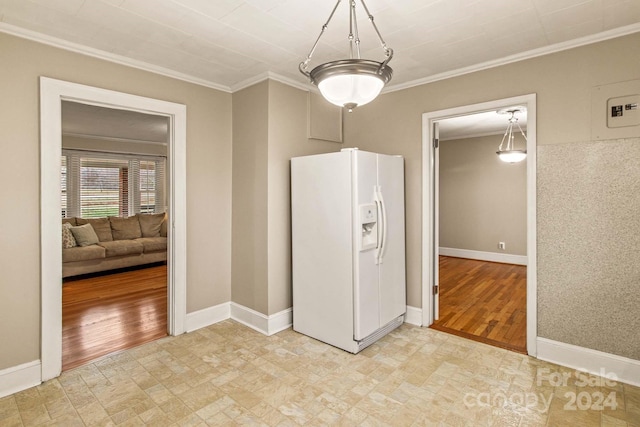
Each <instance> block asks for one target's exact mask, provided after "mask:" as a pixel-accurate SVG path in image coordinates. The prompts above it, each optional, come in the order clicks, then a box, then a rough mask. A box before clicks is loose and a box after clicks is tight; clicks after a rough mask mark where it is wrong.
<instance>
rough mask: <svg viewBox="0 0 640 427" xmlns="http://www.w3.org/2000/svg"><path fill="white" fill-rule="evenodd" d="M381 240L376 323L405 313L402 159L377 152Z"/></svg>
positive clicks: (381, 324) (384, 322)
mask: <svg viewBox="0 0 640 427" xmlns="http://www.w3.org/2000/svg"><path fill="white" fill-rule="evenodd" d="M377 164H378V186H379V191H380V194H381V196H382V197H381V200H382V201H383V202H382V206H383V215H384V216H385V217H384V219H383V223H384V225H385V227H386V229H385V230H384V232H383V234H384V241H383V244H382V248H381V255H380V258H379V265H378V266H379V274H380V279H379V282H380V285H379V293H380V297H379V298H380V326H384V325H386V324H387V323H389V322H390V321H392V320H393V319H395V318H397V317H398V316H400V315H402V314H404V313H405V312H406V307H407V302H406V299H407V297H406V277H405V226H404V159H403V158H402V157H399V156H387V155H383V154H378V162H377Z"/></svg>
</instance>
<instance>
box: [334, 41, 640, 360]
mask: <svg viewBox="0 0 640 427" xmlns="http://www.w3.org/2000/svg"><path fill="white" fill-rule="evenodd" d="M639 58H640V34H634V35H630V36H626V37H621V38H617V39H612V40H609V41H605V42H602V43H597V44H593V45H589V46H584V47H580V48H576V49H571V50H567V51H564V52H559V53H556V54H553V55H547V56H542V57H538V58H534V59H530V60H526V61H521V62H518V63H514V64H510V65H505V66H501V67H497V68H492V69H488V70H484V71H479V72H476V73H472V74H467V75H464V76H460V77H456V78H451V79H447V80H443V81H439V82H434V83H431V84H426V85H422V86H419V87H415V88H411V89H407V90H402V91H397V92H392V93H389V94H385V95H382V96H381V97H380V98H379V99H378V100H376V101H375V102H372V103H371V104H368V105H366V106H364V107H362V108H358V109H356V110H355V111H354V112H353V113H352V114H349V115H347V116H346V117H347V118H346V120H345V139H346V144H347V145H355V146H359V147H360V148H362V149H367V150H372V151H382V152H394V153H398V154H402V155H404V156H405V157H406V165H405V166H406V199H407V213H406V219H407V230H410V232H408V233H407V302H408V304H409V305H411V306H415V307H420V306H421V256H422V255H421V247H420V244H421V232H420V230H421V224H422V212H421V197H422V189H421V174H422V172H421V160H420V159H421V155H422V151H421V136H422V124H421V116H422V113H424V112H430V111H437V110H441V109H446V108H452V107H457V106H463V105H468V104H475V103H479V102H485V101H489V100H495V99H501V98H507V97H511V96H517V95H523V94H528V93H536V94H537V134H538V140H537V142H538V153H539V154H540V158H539V159H538V172H537V173H538V176H539V178H540V179H541V180H542V178H544V179H546V180H549V182H564V181H563V179H562V176H563V174H566V173H567V171H566V168H568V167H570V165H571V164H572V163H571V156H573V155H574V153H579V154H580V158H582V159H588V162H587V163H585V165H588V164H589V162H591V167H593V168H596V169H597V168H600V167H602V165H603V163H604V162H606V161H608V160H607V158H606V157H604V158H602V157H598V156H599V155H605V154H603V153H601V154H597V155H596V154H592V155H591V154H590V153H591V151H589V150H588V148H589V147H590V140H591V88H592V87H594V86H599V85H603V84H607V83H613V82H620V81H626V80H632V79H637V78H638V77H639V76H640V60H639ZM551 144H567V150H565V151H561V152H559V153H558V154H559V155H560V156H566V157H558V158H554V159H553V161H551V159H550V157H549V156H548V155H546V153H547V152H548V151H549V152H550V151H553V150H552V149H553V147H549V146H550V145H551ZM619 144H620V142H617V141H611V142H610V143H609V144H608V146H610V147H612V148H614V147H616V148H619V147H620V145H619ZM554 153H555V151H554ZM624 157H625V162H631V163H629V164H631V165H632V166H631V167H628V168H626V169H625V172H626V174H627V175H626V176H627V179H629V180H633V182H636V183H637V182H638V181H639V180H640V165H637V159H638V157H635V158H634V157H633V156H631V158H630V157H629V156H626V155H625V156H624ZM565 160H566V161H565ZM634 162H636V163H634ZM587 170H588V169H587ZM587 170H585V173H586V171H587ZM543 171H544V174H548V175H550V176H547V177H543V176H542V173H543ZM598 176H601V178H602V180H601V181H591V180H584V181H583V180H580V179H575V180H571V181H569V182H565V183H564V186H563V187H562V188H556V187H554V186H545V187H539V188H538V192H539V196H538V197H539V198H540V201H539V202H538V206H537V207H536V209H537V215H538V234H539V238H538V242H537V246H538V259H539V263H538V331H539V336H542V337H545V338H550V339H556V340H561V341H564V342H567V343H569V344H574V345H579V346H585V347H589V348H594V349H596V350H601V351H605V352H609V353H613V354H618V355H621V356H626V357H631V358H634V359H640V353H639V352H640V334H638V333H637V331H638V316H637V310H625V308H626V307H629V304H630V303H633V304H634V306H635V307H639V306H640V292H638V280H639V278H638V275H637V274H636V275H635V276H633V277H628V278H627V280H625V281H624V282H622V283H619V282H616V279H617V276H614V275H610V274H605V275H603V274H602V270H601V269H600V267H601V266H603V265H605V266H607V268H606V270H605V271H606V272H610V271H612V270H621V271H627V272H634V271H635V270H634V268H635V267H634V266H636V265H637V264H638V257H637V254H636V255H635V256H634V255H633V254H631V253H630V251H629V250H628V249H625V250H620V251H617V250H611V251H599V252H598V253H599V254H600V255H601V258H600V259H599V262H598V263H596V264H593V263H591V264H589V263H585V262H583V261H582V260H580V259H577V258H576V257H575V256H572V255H571V254H565V253H564V252H563V251H561V250H558V249H556V248H557V247H558V246H559V245H564V242H571V244H572V245H575V246H574V247H571V250H572V251H573V254H584V253H586V252H587V251H588V250H589V248H590V245H592V244H593V240H592V237H591V234H592V229H593V227H594V226H596V225H597V227H598V229H599V230H602V234H603V235H604V230H606V229H609V230H610V231H611V234H610V235H609V237H610V239H609V240H613V243H611V242H610V243H608V244H607V245H606V247H608V248H613V249H621V248H620V246H619V244H620V243H622V242H623V241H625V242H626V240H615V236H616V234H615V233H620V232H623V230H634V229H635V228H634V227H637V219H636V216H632V215H628V213H627V211H626V210H623V211H620V210H615V209H611V210H607V216H606V218H605V219H604V220H603V219H598V218H596V212H598V209H601V207H600V206H598V200H597V199H593V198H591V199H586V203H585V204H582V203H579V202H577V201H576V200H575V199H574V198H572V197H561V196H562V195H563V194H569V195H571V194H572V191H573V189H572V188H570V187H569V188H567V185H572V186H575V187H576V188H575V191H576V192H578V193H580V194H585V193H588V192H589V188H590V186H592V185H596V186H597V187H598V189H603V190H604V189H606V190H607V191H608V192H613V194H614V195H615V198H616V200H617V203H622V200H623V199H624V197H625V195H626V194H627V193H626V192H625V190H624V188H623V187H622V186H620V185H618V184H617V182H616V176H615V175H614V176H612V175H607V174H598ZM543 191H544V192H549V193H553V195H549V197H550V198H551V200H553V201H556V202H557V203H559V204H562V209H561V210H559V209H557V207H554V205H553V204H549V205H545V204H543V203H544V200H545V198H544V194H542V192H543ZM563 192H564V193H563ZM596 208H598V209H596ZM567 212H568V213H570V215H572V216H576V215H574V214H580V216H579V218H580V222H579V224H580V227H571V228H570V229H564V228H563V227H562V226H560V225H562V224H565V223H566V221H567ZM551 230H553V231H554V233H550V231H551ZM570 233H571V234H570ZM576 233H577V234H576ZM638 234H639V233H636V236H637V235H638ZM635 239H636V240H633V242H634V243H635V245H636V246H635V248H637V247H640V246H639V245H638V243H639V242H638V241H637V237H636V238H635ZM611 245H612V246H611ZM550 254H554V255H557V256H550ZM578 267H580V270H581V275H580V276H579V278H577V277H571V276H570V275H561V276H556V275H554V274H553V273H554V272H556V271H558V270H563V269H567V270H566V271H575V270H578V269H579V268H578ZM603 287H605V288H609V289H610V290H611V294H610V296H609V298H608V299H607V300H606V304H602V301H601V300H600V299H599V296H600V295H601V293H602V288H603ZM578 294H582V295H586V296H585V297H583V299H582V301H584V302H585V304H576V303H575V301H577V299H576V298H577V297H576V295H578ZM567 301H571V302H572V303H571V304H567ZM568 307H571V309H572V310H573V311H572V312H571V313H570V314H569V313H567V312H566V310H567V308H568ZM596 319H597V322H596V321H595V320H596ZM585 325H597V326H595V327H593V328H590V329H589V330H588V331H587V330H585V329H586V328H585ZM587 334H590V337H589V338H588V339H587V338H586V336H585V335H587Z"/></svg>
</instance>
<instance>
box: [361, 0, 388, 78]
mask: <svg viewBox="0 0 640 427" xmlns="http://www.w3.org/2000/svg"><path fill="white" fill-rule="evenodd" d="M361 1H362V6H363V7H364V10H365V12H367V17H368V18H369V22H371V26H372V27H373V29H374V30H375V32H376V34H377V35H378V40H379V41H380V45H381V46H382V49H383V50H384V54H385V56H386V57H387V59H386V60H385V61H384V62H383V63H382V66H383V67H385V66H386V65H387V64H388V63H389V61H391V58H393V49H391V48H390V47H389V46H387V43H386V42H385V41H384V39H383V38H382V34H380V30H378V26H377V25H376V23H375V21H374V18H373V15H372V14H371V12H369V8H368V7H367V5H366V4H365V2H364V0H361Z"/></svg>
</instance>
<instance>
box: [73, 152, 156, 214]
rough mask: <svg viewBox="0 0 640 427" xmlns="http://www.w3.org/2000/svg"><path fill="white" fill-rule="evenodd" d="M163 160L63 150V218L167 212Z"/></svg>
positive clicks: (149, 157) (140, 156) (152, 157)
mask: <svg viewBox="0 0 640 427" xmlns="http://www.w3.org/2000/svg"><path fill="white" fill-rule="evenodd" d="M165 163H166V159H165V158H164V157H155V156H143V155H128V154H115V153H99V152H89V151H77V150H62V168H61V170H62V174H61V180H62V195H61V197H62V198H61V202H62V217H63V218H64V217H74V216H76V217H82V218H99V217H106V216H120V217H128V216H132V215H135V214H137V213H160V212H164V211H165V193H166V191H165V185H166V184H165V176H164V169H165Z"/></svg>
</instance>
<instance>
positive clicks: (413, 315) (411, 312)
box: [404, 305, 422, 326]
mask: <svg viewBox="0 0 640 427" xmlns="http://www.w3.org/2000/svg"><path fill="white" fill-rule="evenodd" d="M404 323H408V324H410V325H415V326H422V309H421V308H417V307H411V306H410V305H408V306H407V313H406V314H405V315H404Z"/></svg>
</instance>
